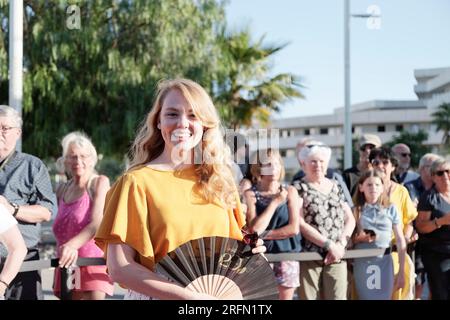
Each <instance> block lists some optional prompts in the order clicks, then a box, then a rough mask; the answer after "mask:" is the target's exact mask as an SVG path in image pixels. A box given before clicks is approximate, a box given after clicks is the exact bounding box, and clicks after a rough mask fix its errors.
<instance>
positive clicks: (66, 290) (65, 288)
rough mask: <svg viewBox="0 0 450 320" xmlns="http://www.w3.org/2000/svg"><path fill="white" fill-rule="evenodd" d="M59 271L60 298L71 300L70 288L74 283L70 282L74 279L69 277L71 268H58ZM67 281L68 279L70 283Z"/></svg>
mask: <svg viewBox="0 0 450 320" xmlns="http://www.w3.org/2000/svg"><path fill="white" fill-rule="evenodd" d="M59 272H60V278H61V287H60V290H61V292H60V295H61V300H72V289H73V285H74V283H73V282H72V281H74V280H73V279H72V277H71V275H72V270H71V269H68V268H60V269H59ZM68 281H70V283H68Z"/></svg>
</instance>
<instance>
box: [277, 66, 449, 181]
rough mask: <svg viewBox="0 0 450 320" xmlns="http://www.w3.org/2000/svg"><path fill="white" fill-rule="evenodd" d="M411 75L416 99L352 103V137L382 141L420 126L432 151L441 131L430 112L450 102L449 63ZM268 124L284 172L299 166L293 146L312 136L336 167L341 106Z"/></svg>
mask: <svg viewBox="0 0 450 320" xmlns="http://www.w3.org/2000/svg"><path fill="white" fill-rule="evenodd" d="M414 77H415V78H416V80H417V84H416V85H415V86H414V91H415V93H416V95H417V97H418V100H411V101H397V100H372V101H367V102H363V103H359V104H354V105H352V106H351V119H352V131H353V137H354V138H358V137H360V136H361V135H362V134H364V133H373V134H376V135H378V136H379V137H380V139H381V141H382V142H383V143H385V142H388V141H390V140H392V138H393V137H394V136H395V135H399V133H400V132H401V131H403V130H405V131H409V132H418V131H419V130H421V129H422V130H424V131H426V132H427V133H428V140H427V141H426V142H425V144H426V145H429V146H431V147H432V150H433V151H436V150H437V148H438V147H439V145H440V143H441V141H442V133H441V132H436V126H435V125H433V124H432V116H431V115H432V113H433V112H435V111H436V108H437V107H438V106H439V105H441V104H442V103H444V102H450V67H448V68H436V69H417V70H415V71H414ZM272 127H273V128H277V129H279V133H280V141H279V148H280V152H281V154H282V156H283V159H284V162H285V167H286V173H287V176H291V175H292V174H294V173H295V172H296V171H297V170H298V169H299V165H298V162H297V158H296V155H295V147H296V145H297V143H298V142H299V141H300V140H301V139H303V138H313V139H316V140H320V141H323V142H324V143H326V144H327V145H329V146H330V147H331V148H332V151H333V153H332V159H331V161H330V167H334V168H339V159H343V157H344V154H343V148H344V108H336V109H335V110H334V113H333V114H330V115H320V116H308V117H295V118H285V119H277V120H273V121H272ZM405 143H407V141H405Z"/></svg>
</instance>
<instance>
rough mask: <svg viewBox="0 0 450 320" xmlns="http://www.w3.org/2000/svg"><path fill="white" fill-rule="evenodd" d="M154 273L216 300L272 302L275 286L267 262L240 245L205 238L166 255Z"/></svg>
mask: <svg viewBox="0 0 450 320" xmlns="http://www.w3.org/2000/svg"><path fill="white" fill-rule="evenodd" d="M156 271H157V272H158V273H160V274H162V275H164V276H166V277H168V278H169V279H170V280H172V281H174V282H175V283H177V284H180V285H182V286H184V287H186V288H189V289H191V290H193V291H196V292H202V293H206V294H209V295H212V296H214V297H217V298H218V299H224V300H229V299H236V300H238V299H244V300H259V299H266V300H275V299H278V289H277V282H276V280H275V276H274V273H273V271H272V268H271V267H270V265H269V262H267V260H266V259H265V258H264V257H263V256H262V255H260V254H253V253H252V252H251V247H250V246H249V245H247V244H246V243H244V242H242V241H237V240H234V239H230V238H222V237H206V238H200V239H196V240H192V241H189V242H186V243H185V244H183V245H181V246H180V247H178V248H177V249H175V250H173V251H172V252H169V253H168V254H167V255H166V256H165V257H164V258H163V259H162V260H161V261H159V263H158V264H157V265H156Z"/></svg>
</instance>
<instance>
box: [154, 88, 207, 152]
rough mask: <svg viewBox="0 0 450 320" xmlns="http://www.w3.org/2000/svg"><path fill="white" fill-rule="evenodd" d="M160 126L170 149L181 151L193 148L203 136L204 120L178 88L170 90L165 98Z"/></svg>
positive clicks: (166, 146)
mask: <svg viewBox="0 0 450 320" xmlns="http://www.w3.org/2000/svg"><path fill="white" fill-rule="evenodd" d="M158 128H159V129H160V130H161V135H162V137H163V139H164V143H165V149H167V150H168V151H171V150H172V149H173V148H175V147H176V148H177V149H179V150H180V151H181V150H183V151H188V150H191V149H193V148H194V147H195V146H196V145H197V144H198V143H199V142H200V141H201V139H202V136H203V125H202V122H201V121H200V120H199V119H198V118H197V116H196V115H195V114H194V111H193V110H192V107H191V106H190V104H189V102H188V101H187V100H186V98H185V97H184V96H183V95H182V94H181V92H180V91H179V90H177V89H173V90H171V91H169V93H168V94H167V95H166V97H165V98H164V101H163V104H162V108H161V113H160V117H159V124H158Z"/></svg>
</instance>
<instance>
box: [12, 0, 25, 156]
mask: <svg viewBox="0 0 450 320" xmlns="http://www.w3.org/2000/svg"><path fill="white" fill-rule="evenodd" d="M22 61H23V0H10V1H9V106H10V107H12V108H14V109H16V110H17V111H18V112H19V114H20V115H22V99H23V62H22ZM16 148H17V149H18V150H21V149H22V141H21V140H19V141H17V146H16Z"/></svg>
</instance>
